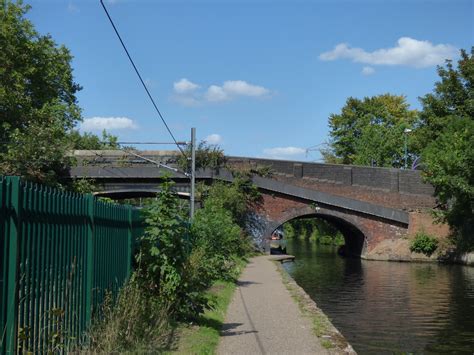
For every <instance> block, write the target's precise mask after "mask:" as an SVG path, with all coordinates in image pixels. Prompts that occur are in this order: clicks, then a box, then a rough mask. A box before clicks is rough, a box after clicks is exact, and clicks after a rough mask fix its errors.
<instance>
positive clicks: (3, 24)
mask: <svg viewBox="0 0 474 355" xmlns="http://www.w3.org/2000/svg"><path fill="white" fill-rule="evenodd" d="M28 9H29V7H28V6H25V5H23V4H22V3H21V2H18V3H13V2H11V1H8V0H1V1H0V18H1V19H2V20H1V21H0V63H2V64H1V66H0V127H1V129H0V141H2V142H7V144H2V145H0V173H1V174H10V175H11V174H14V175H22V176H24V177H26V178H28V179H30V180H33V181H38V182H44V183H47V184H49V185H54V184H57V175H58V174H59V173H60V172H61V170H62V169H63V168H64V166H65V164H66V163H67V159H66V158H65V151H66V149H67V131H68V130H71V129H72V128H73V127H74V125H75V124H76V123H77V121H79V120H80V118H81V117H80V109H79V107H78V106H77V100H76V96H75V94H76V92H77V91H79V90H80V89H81V88H80V86H79V85H78V84H76V83H75V82H74V80H73V75H72V68H71V60H72V56H71V54H70V53H69V51H68V49H67V48H65V47H64V46H57V45H56V43H55V42H54V41H53V40H52V39H51V37H50V36H49V35H46V36H42V35H40V34H38V32H36V31H35V29H34V27H33V25H32V23H31V22H30V21H29V20H27V19H26V18H25V14H26V12H27V11H28Z"/></svg>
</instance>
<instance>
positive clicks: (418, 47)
mask: <svg viewBox="0 0 474 355" xmlns="http://www.w3.org/2000/svg"><path fill="white" fill-rule="evenodd" d="M456 52H457V49H456V48H455V47H454V46H451V45H449V44H437V45H434V44H432V43H431V42H429V41H418V40H416V39H413V38H410V37H401V38H399V39H398V41H397V45H396V46H395V47H392V48H381V49H377V50H375V51H373V52H367V51H365V50H364V49H362V48H351V47H350V46H349V45H348V44H347V43H340V44H338V45H337V46H335V47H334V49H333V50H332V51H329V52H325V53H322V54H321V55H320V56H319V58H320V59H321V60H326V61H331V60H336V59H341V58H345V59H351V60H352V61H354V62H357V63H365V64H371V65H405V66H410V67H415V68H425V67H430V66H434V65H438V64H443V63H444V61H445V60H446V59H452V58H453V57H454V56H455V55H456Z"/></svg>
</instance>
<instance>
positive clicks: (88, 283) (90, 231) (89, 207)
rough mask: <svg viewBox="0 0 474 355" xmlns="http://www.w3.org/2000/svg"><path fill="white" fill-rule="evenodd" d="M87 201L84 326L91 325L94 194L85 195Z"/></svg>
mask: <svg viewBox="0 0 474 355" xmlns="http://www.w3.org/2000/svg"><path fill="white" fill-rule="evenodd" d="M85 198H86V201H87V265H86V275H87V276H86V327H89V326H90V325H91V321H92V305H93V300H92V297H93V292H92V291H93V290H92V288H93V285H94V280H93V279H94V196H92V195H86V197H85Z"/></svg>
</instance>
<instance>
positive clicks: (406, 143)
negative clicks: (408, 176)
mask: <svg viewBox="0 0 474 355" xmlns="http://www.w3.org/2000/svg"><path fill="white" fill-rule="evenodd" d="M411 131H412V129H410V128H405V130H404V131H403V133H404V134H405V170H406V169H407V166H408V133H410V132H411Z"/></svg>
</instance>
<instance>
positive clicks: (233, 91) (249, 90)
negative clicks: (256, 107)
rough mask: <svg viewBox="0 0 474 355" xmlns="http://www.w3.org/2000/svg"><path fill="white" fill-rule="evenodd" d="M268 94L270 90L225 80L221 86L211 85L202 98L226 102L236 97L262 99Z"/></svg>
mask: <svg viewBox="0 0 474 355" xmlns="http://www.w3.org/2000/svg"><path fill="white" fill-rule="evenodd" d="M268 94H270V90H268V89H266V88H264V87H263V86H258V85H253V84H249V83H247V82H246V81H243V80H227V81H225V82H224V84H222V86H218V85H211V86H209V88H208V89H207V91H206V93H205V95H204V97H205V99H206V100H207V101H210V102H220V101H227V100H231V99H233V98H236V97H238V96H248V97H263V96H267V95H268Z"/></svg>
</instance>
